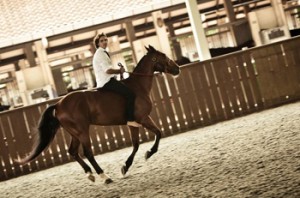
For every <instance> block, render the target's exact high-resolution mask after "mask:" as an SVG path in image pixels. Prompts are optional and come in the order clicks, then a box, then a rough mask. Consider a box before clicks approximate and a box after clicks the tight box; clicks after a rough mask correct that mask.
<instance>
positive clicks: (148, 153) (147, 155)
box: [145, 151, 151, 160]
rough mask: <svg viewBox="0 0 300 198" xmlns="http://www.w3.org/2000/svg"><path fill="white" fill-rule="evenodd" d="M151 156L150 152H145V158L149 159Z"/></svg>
mask: <svg viewBox="0 0 300 198" xmlns="http://www.w3.org/2000/svg"><path fill="white" fill-rule="evenodd" d="M150 157H151V153H150V151H147V152H146V154H145V159H146V160H147V159H149V158H150Z"/></svg>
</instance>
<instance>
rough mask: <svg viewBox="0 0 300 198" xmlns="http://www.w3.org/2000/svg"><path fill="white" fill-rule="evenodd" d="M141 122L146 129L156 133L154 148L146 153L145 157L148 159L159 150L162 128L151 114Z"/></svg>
mask: <svg viewBox="0 0 300 198" xmlns="http://www.w3.org/2000/svg"><path fill="white" fill-rule="evenodd" d="M141 124H142V125H143V127H145V128H146V129H148V130H150V131H151V132H153V133H154V134H155V142H154V144H153V146H152V148H151V149H150V151H147V152H146V154H145V158H146V160H147V159H149V158H150V157H151V156H152V155H153V154H154V153H156V152H157V150H158V145H159V141H160V138H161V130H160V129H159V128H158V127H157V126H156V124H155V123H154V121H153V120H152V118H151V117H150V116H148V117H147V118H146V119H144V120H142V122H141Z"/></svg>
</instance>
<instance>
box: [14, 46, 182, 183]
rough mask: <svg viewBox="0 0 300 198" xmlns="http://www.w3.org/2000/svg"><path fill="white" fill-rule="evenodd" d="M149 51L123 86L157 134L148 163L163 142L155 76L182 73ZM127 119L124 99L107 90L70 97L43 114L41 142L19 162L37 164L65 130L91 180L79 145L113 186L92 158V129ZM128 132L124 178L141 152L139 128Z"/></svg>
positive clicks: (72, 150)
mask: <svg viewBox="0 0 300 198" xmlns="http://www.w3.org/2000/svg"><path fill="white" fill-rule="evenodd" d="M146 49H147V51H148V52H147V54H146V55H145V56H144V57H143V58H142V59H141V60H140V61H139V63H138V65H137V66H136V68H135V69H134V71H133V72H132V73H131V75H130V77H129V78H127V79H125V80H123V82H124V83H125V84H126V85H127V86H128V87H130V88H131V89H132V90H133V91H134V93H135V94H136V100H135V118H136V121H138V122H139V123H141V125H142V126H143V127H145V128H147V129H148V130H150V131H152V132H153V133H154V134H155V142H154V145H153V146H152V148H151V149H150V150H149V151H147V152H146V156H145V158H146V159H148V158H149V157H151V156H152V155H153V154H154V153H155V152H157V149H158V145H159V141H160V138H161V130H160V129H159V128H158V127H157V126H156V125H155V123H154V122H153V120H152V119H151V117H150V116H149V115H150V112H151V109H152V102H151V100H150V90H151V87H152V81H153V77H154V72H155V71H158V72H165V73H170V74H172V75H178V74H179V73H180V70H179V67H178V65H177V64H176V63H175V62H174V61H173V60H171V59H169V58H168V57H167V56H166V55H165V54H163V53H161V52H159V51H157V50H156V49H154V48H153V47H152V46H149V47H148V48H147V47H146ZM124 115H125V99H124V98H123V97H122V96H120V95H118V94H115V93H112V92H109V91H104V90H99V91H96V90H94V91H77V92H73V93H70V94H68V95H66V96H65V97H63V98H62V99H61V100H59V101H58V102H57V103H56V104H55V105H51V106H49V107H48V108H47V109H46V110H45V111H44V113H43V115H42V117H41V119H40V121H39V125H38V138H37V140H36V142H35V145H34V146H33V149H32V151H31V153H30V154H29V156H27V157H25V158H24V159H20V160H18V161H17V162H18V163H20V164H25V163H28V162H30V161H32V160H34V159H35V158H36V157H37V156H39V155H40V154H41V152H42V151H44V150H45V149H46V148H48V146H49V144H50V143H51V141H52V140H53V138H54V136H55V134H56V131H57V129H58V128H59V127H60V126H62V127H63V128H64V129H65V130H66V131H67V132H68V133H69V134H70V135H71V136H72V140H71V145H70V147H69V153H70V155H71V156H72V157H73V158H74V159H75V160H76V161H77V162H78V163H79V164H80V165H81V166H82V168H83V169H84V171H85V172H86V173H87V175H88V178H89V179H90V180H92V181H95V177H94V176H93V175H92V170H91V168H90V167H89V166H88V165H87V164H86V163H85V162H84V161H83V159H82V158H81V157H80V156H79V154H78V149H79V146H80V144H82V147H83V152H84V156H85V157H86V158H87V159H88V161H89V162H90V163H91V165H92V166H93V167H94V169H95V170H96V172H97V174H99V175H100V177H101V178H102V179H104V182H105V183H110V182H112V180H111V179H110V178H109V177H108V176H107V175H106V174H104V172H103V170H102V169H101V168H100V166H99V165H98V164H97V162H96V160H95V158H94V156H93V152H92V149H91V141H90V137H89V126H90V125H102V126H109V125H125V124H126V120H125V116H124ZM129 128H130V134H131V141H132V144H133V151H132V153H131V155H130V156H129V157H128V159H127V160H126V162H125V165H124V166H123V167H122V169H121V171H122V174H123V175H125V174H126V172H127V171H128V169H129V167H130V166H131V164H132V162H133V159H134V156H135V154H136V152H137V150H138V148H139V129H138V128H136V127H129Z"/></svg>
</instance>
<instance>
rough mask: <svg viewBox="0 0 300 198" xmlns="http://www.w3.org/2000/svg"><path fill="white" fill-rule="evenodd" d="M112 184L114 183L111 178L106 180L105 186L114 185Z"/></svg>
mask: <svg viewBox="0 0 300 198" xmlns="http://www.w3.org/2000/svg"><path fill="white" fill-rule="evenodd" d="M112 182H113V180H112V179H110V178H108V179H106V180H105V182H104V183H105V184H110V183H112Z"/></svg>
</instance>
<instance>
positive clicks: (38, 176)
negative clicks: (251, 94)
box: [0, 102, 300, 198]
mask: <svg viewBox="0 0 300 198" xmlns="http://www.w3.org/2000/svg"><path fill="white" fill-rule="evenodd" d="M152 144H153V142H149V143H144V144H142V145H141V146H140V150H139V151H138V153H137V155H136V158H135V161H134V163H133V166H132V167H131V169H130V170H129V172H128V175H127V176H126V177H123V176H122V174H121V170H120V169H121V166H122V164H123V163H124V162H125V160H126V158H127V157H128V155H129V154H130V153H131V149H132V148H131V147H130V148H125V149H122V150H118V151H114V152H111V153H106V154H102V155H98V156H96V160H97V161H98V162H99V164H100V166H101V167H102V168H103V169H104V170H105V172H106V173H107V174H108V175H109V176H110V177H111V178H112V179H113V180H114V182H113V183H111V184H108V185H106V184H104V183H103V181H102V180H101V179H100V178H99V177H96V182H94V183H92V182H90V181H89V180H88V179H87V178H86V176H85V174H84V172H83V170H82V169H81V167H80V166H79V165H78V164H77V163H75V162H72V163H68V164H65V165H62V166H58V167H54V168H51V169H48V170H45V171H40V172H37V173H33V174H29V175H26V176H21V177H18V178H14V179H11V180H7V181H4V182H0V197H9V198H13V197H38V198H43V197H45V198H46V197H47V198H48V197H74V198H75V197H80V198H85V197H104V198H105V197H151V198H152V197H155V198H156V197H180V198H181V197H224V198H229V197H234V198H236V197H259V198H260V197H284V198H289V197H292V198H297V197H300V102H296V103H292V104H288V105H284V106H281V107H277V108H274V109H270V110H265V111H262V112H259V113H253V114H250V115H248V116H244V117H240V118H236V119H233V120H229V121H225V122H220V123H217V124H215V125H211V126H208V127H203V128H199V129H197V130H192V131H189V132H185V133H181V134H179V135H174V136H171V137H168V138H163V139H162V141H161V144H160V147H159V151H158V153H156V154H155V155H153V156H152V157H151V158H150V159H149V160H147V161H145V159H144V154H145V152H146V151H147V149H150V147H151V146H152Z"/></svg>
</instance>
